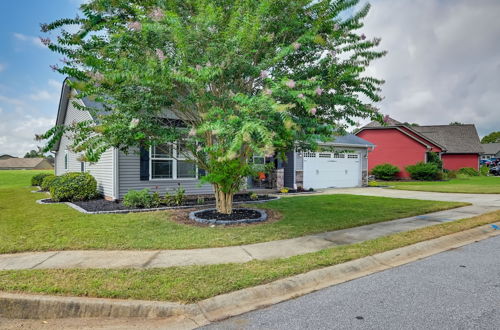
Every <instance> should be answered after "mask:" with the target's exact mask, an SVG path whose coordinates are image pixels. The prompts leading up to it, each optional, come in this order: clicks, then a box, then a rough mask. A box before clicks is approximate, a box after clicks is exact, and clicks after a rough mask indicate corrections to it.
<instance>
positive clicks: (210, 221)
mask: <svg viewBox="0 0 500 330" xmlns="http://www.w3.org/2000/svg"><path fill="white" fill-rule="evenodd" d="M215 210H216V209H214V208H212V209H203V210H197V211H193V212H190V213H189V219H191V220H193V221H196V222H200V223H207V224H213V225H234V224H240V223H255V222H263V221H266V220H267V213H266V211H264V210H259V209H243V210H248V211H255V212H257V213H259V214H260V217H258V218H245V219H238V220H218V219H205V218H202V217H199V216H198V214H199V213H201V212H206V211H215Z"/></svg>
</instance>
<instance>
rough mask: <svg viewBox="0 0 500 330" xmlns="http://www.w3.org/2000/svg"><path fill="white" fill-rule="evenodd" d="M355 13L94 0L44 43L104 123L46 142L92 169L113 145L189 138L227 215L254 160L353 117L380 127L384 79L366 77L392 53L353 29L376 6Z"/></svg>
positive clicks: (340, 0) (309, 2)
mask: <svg viewBox="0 0 500 330" xmlns="http://www.w3.org/2000/svg"><path fill="white" fill-rule="evenodd" d="M357 5H358V1H357V0H324V1H318V0H90V1H88V2H87V3H84V4H82V5H81V7H80V9H81V12H82V13H83V16H82V17H76V18H68V19H61V20H57V21H55V22H53V23H50V24H42V25H41V28H42V31H43V32H47V33H48V34H49V35H48V37H47V38H42V41H43V42H44V43H45V44H47V45H48V47H49V48H50V49H51V50H52V51H54V52H58V53H60V54H62V55H63V56H64V58H63V59H62V60H61V62H62V64H60V65H54V66H52V69H53V70H56V71H58V72H60V73H62V74H64V75H67V76H70V77H72V78H73V80H72V81H73V82H72V83H71V84H72V85H73V87H74V88H75V89H77V90H79V93H78V95H77V97H80V98H81V97H88V98H91V99H92V100H96V101H98V102H101V103H102V104H103V106H104V110H102V109H100V110H99V111H98V110H97V109H94V108H85V110H88V111H90V112H91V113H93V114H94V115H95V116H97V117H98V120H97V121H96V122H80V123H74V124H72V125H69V126H66V127H61V126H59V127H54V128H52V129H51V130H49V131H48V132H46V133H45V134H44V135H42V136H40V138H41V139H47V141H48V142H47V144H46V148H50V147H51V146H52V145H53V144H54V143H55V142H56V141H57V140H58V139H60V138H61V136H62V135H63V134H71V135H72V137H74V139H73V143H72V146H71V148H72V149H73V150H74V151H76V152H81V153H83V154H84V159H85V160H87V161H90V162H95V161H97V160H98V159H99V157H100V155H101V154H102V153H103V152H104V151H105V150H106V149H108V148H109V147H116V148H119V150H121V151H123V152H132V150H137V149H135V148H137V147H146V148H147V147H149V146H151V145H155V144H163V143H176V142H175V141H179V140H181V141H182V143H183V146H184V148H186V150H189V152H188V153H187V155H186V156H187V157H189V159H191V160H192V161H193V162H195V163H196V165H197V167H198V168H200V169H203V170H205V172H206V175H205V176H204V177H203V178H202V181H204V182H209V183H211V184H212V185H213V188H214V192H215V197H216V203H217V210H218V211H219V212H221V213H225V214H230V213H231V212H232V200H233V195H234V193H236V192H237V191H238V190H239V189H240V188H241V184H242V182H243V181H244V178H245V177H247V176H249V175H252V174H253V173H255V172H254V170H255V169H254V168H253V167H252V163H251V161H250V159H251V158H252V156H253V155H261V156H264V155H267V156H269V155H275V154H276V155H278V156H279V157H283V158H284V155H285V151H287V150H292V149H293V148H300V149H303V150H305V149H310V150H314V149H316V148H317V144H318V141H324V140H326V139H331V137H332V134H334V132H337V131H339V130H342V129H345V127H346V125H348V124H355V122H354V120H355V118H371V119H377V120H381V119H382V118H381V115H380V114H379V113H378V112H377V110H376V108H375V107H374V104H375V103H376V102H377V101H380V100H381V97H380V95H379V94H380V85H381V84H382V83H383V81H382V80H378V79H375V78H372V77H368V76H367V74H366V73H365V70H366V68H367V67H368V65H369V64H370V62H371V61H372V60H374V59H376V58H379V57H381V56H383V55H384V54H385V52H383V51H377V50H376V49H375V48H376V46H377V45H378V43H379V41H380V39H376V38H375V39H368V38H367V37H366V36H365V35H364V34H361V33H359V32H358V33H357V32H356V30H358V29H360V28H361V27H362V26H363V24H362V22H361V21H362V19H363V18H364V17H365V16H366V15H367V13H368V10H369V5H365V6H362V7H359V9H356V8H358V6H357ZM347 13H349V14H347ZM75 25H76V26H77V29H75V27H74V26H75ZM70 26H72V27H71V29H68V27H70ZM75 30H76V32H75ZM70 31H71V32H70ZM51 34H55V35H57V38H56V39H55V40H53V39H54V38H53V37H51ZM75 106H78V107H80V108H83V107H82V106H81V105H78V104H77V103H76V102H75ZM171 118H177V120H175V121H174V120H172V119H171ZM179 123H180V124H179ZM341 123H342V124H341Z"/></svg>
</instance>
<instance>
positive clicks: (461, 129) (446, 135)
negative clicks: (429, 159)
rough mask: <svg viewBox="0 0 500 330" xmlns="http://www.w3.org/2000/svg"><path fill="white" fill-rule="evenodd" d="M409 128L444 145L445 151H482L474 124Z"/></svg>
mask: <svg viewBox="0 0 500 330" xmlns="http://www.w3.org/2000/svg"><path fill="white" fill-rule="evenodd" d="M411 129H413V130H415V131H417V132H419V133H420V134H422V135H424V136H426V137H428V138H429V139H431V140H433V141H436V142H437V143H439V144H440V145H442V146H444V147H445V148H446V152H447V153H452V154H453V153H456V154H462V153H464V154H468V153H470V154H474V153H483V152H484V150H483V147H482V146H481V141H480V140H479V136H478V135H477V130H476V126H474V125H473V124H465V125H433V126H412V127H411Z"/></svg>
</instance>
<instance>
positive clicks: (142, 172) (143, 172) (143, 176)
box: [140, 147, 149, 181]
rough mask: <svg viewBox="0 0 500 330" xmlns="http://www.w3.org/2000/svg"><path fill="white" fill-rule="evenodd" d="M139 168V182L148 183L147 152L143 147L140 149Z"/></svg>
mask: <svg viewBox="0 0 500 330" xmlns="http://www.w3.org/2000/svg"><path fill="white" fill-rule="evenodd" d="M140 167H141V170H140V175H141V181H149V150H148V149H146V148H144V147H141V160H140Z"/></svg>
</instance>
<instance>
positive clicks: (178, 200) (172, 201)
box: [164, 186, 186, 206]
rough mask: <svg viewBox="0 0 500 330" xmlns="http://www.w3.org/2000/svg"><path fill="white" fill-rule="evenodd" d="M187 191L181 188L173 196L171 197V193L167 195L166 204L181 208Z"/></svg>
mask: <svg viewBox="0 0 500 330" xmlns="http://www.w3.org/2000/svg"><path fill="white" fill-rule="evenodd" d="M185 193H186V191H185V190H184V188H182V187H181V186H179V187H178V188H177V189H176V190H175V193H174V194H173V195H170V193H168V192H167V193H166V194H165V197H164V203H165V204H167V205H174V206H179V205H182V204H183V203H184V197H185Z"/></svg>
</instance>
